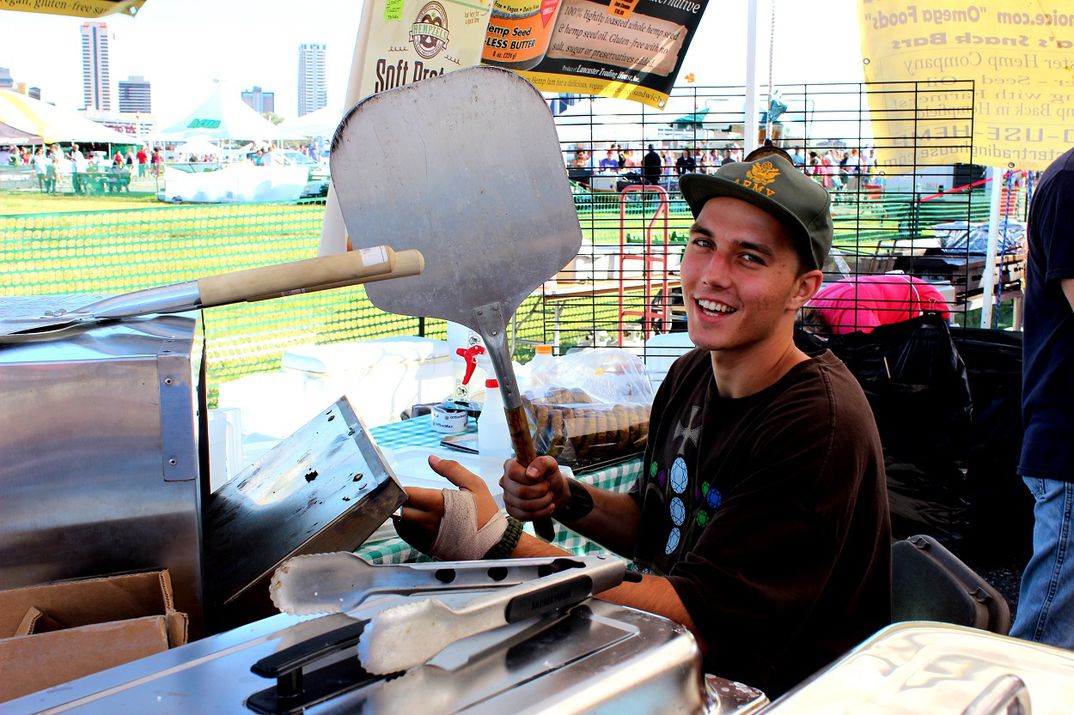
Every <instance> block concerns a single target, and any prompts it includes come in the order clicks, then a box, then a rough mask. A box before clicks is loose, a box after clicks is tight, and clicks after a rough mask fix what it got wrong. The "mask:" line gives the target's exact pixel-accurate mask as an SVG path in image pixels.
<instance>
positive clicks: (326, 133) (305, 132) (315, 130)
mask: <svg viewBox="0 0 1074 715" xmlns="http://www.w3.org/2000/svg"><path fill="white" fill-rule="evenodd" d="M342 119H343V112H342V110H339V109H336V108H335V107H321V108H320V109H318V110H317V111H316V112H310V113H309V114H306V115H303V116H301V117H298V118H297V119H289V120H287V121H286V122H284V123H283V124H281V125H280V127H279V128H280V130H282V131H284V132H286V133H287V134H288V135H289V138H292V137H293V138H298V137H330V136H332V135H333V134H335V133H336V127H338V126H339V123H340V121H341V120H342Z"/></svg>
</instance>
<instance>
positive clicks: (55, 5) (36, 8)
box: [0, 0, 145, 17]
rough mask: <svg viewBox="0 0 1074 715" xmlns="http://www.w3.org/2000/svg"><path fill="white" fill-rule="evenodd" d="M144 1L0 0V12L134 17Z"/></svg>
mask: <svg viewBox="0 0 1074 715" xmlns="http://www.w3.org/2000/svg"><path fill="white" fill-rule="evenodd" d="M144 4H145V0H0V10H21V11H23V12H38V13H41V14H45V15H72V16H74V17H102V16H104V15H112V14H114V13H117V12H121V13H123V14H125V15H136V14H137V13H138V10H139V8H141V7H142V5H144Z"/></svg>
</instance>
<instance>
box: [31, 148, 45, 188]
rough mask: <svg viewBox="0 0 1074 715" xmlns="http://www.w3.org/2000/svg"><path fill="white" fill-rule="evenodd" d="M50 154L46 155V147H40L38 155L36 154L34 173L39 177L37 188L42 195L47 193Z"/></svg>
mask: <svg viewBox="0 0 1074 715" xmlns="http://www.w3.org/2000/svg"><path fill="white" fill-rule="evenodd" d="M48 162H49V158H48V154H46V153H45V147H44V146H41V147H38V149H37V153H35V154H34V173H35V174H36V175H37V188H38V189H39V190H40V191H41V193H42V194H43V193H45V182H46V178H45V177H46V176H47V175H48Z"/></svg>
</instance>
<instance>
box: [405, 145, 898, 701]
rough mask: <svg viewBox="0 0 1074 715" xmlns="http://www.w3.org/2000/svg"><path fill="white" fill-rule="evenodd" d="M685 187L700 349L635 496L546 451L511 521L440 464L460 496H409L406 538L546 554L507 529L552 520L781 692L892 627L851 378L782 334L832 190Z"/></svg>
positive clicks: (870, 442) (880, 513) (680, 368)
mask: <svg viewBox="0 0 1074 715" xmlns="http://www.w3.org/2000/svg"><path fill="white" fill-rule="evenodd" d="M681 187H682V191H683V196H684V198H685V199H686V201H687V203H688V204H689V205H690V208H691V210H692V211H693V213H694V216H695V217H696V223H695V224H694V225H693V227H692V228H691V230H690V238H689V243H688V244H687V247H686V250H685V253H684V255H683V259H682V267H681V277H682V286H683V297H684V299H685V303H686V311H687V318H688V322H687V325H688V329H689V333H690V338H691V340H692V341H693V342H694V344H695V345H696V346H697V349H696V350H693V351H692V352H690V353H688V354H687V355H685V356H683V357H682V358H680V359H679V360H678V361H677V362H676V363H675V365H674V366H673V367H672V369H671V371H670V372H669V373H668V376H667V378H666V379H665V381H664V383H663V384H662V385H661V387H660V390H659V391H658V393H657V395H656V398H655V400H654V403H653V409H652V417H651V423H650V431H649V444H648V447H647V449H646V452H645V457H644V470H643V473H642V476H641V477H640V478H639V480H638V482H637V483H635V484H634V486H633V487H632V489H631V490H630V492H629V493H612V492H607V491H603V490H599V489H596V488H593V487H591V486H588V485H583V484H582V483H580V482H577V481H575V480H571V479H567V478H565V477H564V475H563V474H562V473H561V472H560V471H559V469H558V467H557V465H556V463H555V461H554V460H552V459H551V458H549V457H540V458H538V459H537V460H536V461H535V462H534V463H533V464H531V465H530V467H529V468H528V469H522V468H521V467H520V466H519V465H518V463H517V462H514V461H513V460H512V461H508V463H507V464H506V465H505V474H504V477H503V479H502V480H501V484H502V485H503V488H504V502H505V504H506V506H507V510H508V512H509V513H510V514H511V516H512V520H506V519H503V517H502V516H501V515H499V514H497V513H496V508H495V504H494V502H493V501H492V498H491V496H490V495H489V494H488V492H487V490H484V489H483V483H482V482H481V480H480V479H478V478H477V477H474V476H473V475H470V474H469V473H468V472H466V470H464V469H462V468H461V467H459V465H457V464H456V463H454V462H445V461H436V460H435V459H433V460H431V462H432V463H433V466H434V468H435V469H436V470H437V471H438V472H439V473H441V474H443V475H444V476H446V477H447V478H448V479H449V480H451V481H452V482H453V483H455V484H456V485H457V486H460V487H461V488H462V492H445V493H444V495H443V496H441V494H440V493H439V492H435V491H431V490H408V491H409V496H410V499H409V501H408V503H407V505H406V507H405V508H404V513H403V522H402V523H401V524H400V532H401V533H402V534H403V535H404V536H406V537H407V538H408V539H410V540H411V541H412V543H415V544H416V545H418V546H419V547H422V546H424V547H425V548H426V550H429V551H430V552H431V553H433V554H434V555H439V556H446V557H450V558H465V557H469V558H475V557H480V556H482V555H485V554H489V555H496V556H505V555H513V556H520V557H521V556H538V555H549V554H555V553H561V552H560V551H559V550H558V549H556V548H555V547H552V546H550V545H549V544H546V543H544V542H543V541H540V540H538V539H536V538H533V537H530V536H529V535H526V534H522V535H521V536H520V535H519V533H518V531H519V530H518V523H517V522H516V521H514V519H525V520H529V519H535V518H539V517H543V516H552V517H553V518H556V519H558V520H559V521H560V522H562V523H564V524H567V525H569V526H570V528H571V529H573V530H575V531H577V532H578V533H581V534H582V535H584V536H586V537H588V538H590V539H592V540H594V541H597V542H599V543H601V544H603V545H605V546H607V547H608V548H610V549H612V550H614V551H616V552H618V553H620V554H623V555H624V556H627V557H629V558H632V559H633V560H634V561H635V562H636V563H638V564H640V565H642V566H644V567H645V568H646V569H647V570H648V571H649V574H647V575H646V576H645V577H644V578H643V579H642V581H641V582H640V583H631V584H623V585H622V586H620V587H618V588H616V589H613V590H611V591H608V592H605V593H604V594H602V597H603V598H607V599H609V600H613V601H616V602H619V603H622V604H624V605H628V606H634V607H637V608H642V609H645V610H648V611H652V612H654V613H659V614H661V615H664V616H667V617H668V618H671V619H673V620H676V621H678V622H680V623H682V624H684V625H685V626H686V627H688V628H689V629H690V630H691V631H692V632H693V633H694V634H695V635H696V636H697V638H698V641H699V643H700V645H701V648H702V650H703V652H704V654H705V665H706V668H707V670H708V671H709V672H712V673H716V674H719V675H722V676H725V677H730V678H733V679H736V680H740V681H742V682H745V683H747V684H750V685H754V686H756V687H760V688H762V689H764V690H765V691H766V692H767V693H768V694H769V695H770V696H775V695H779V694H780V693H782V692H784V691H785V690H787V689H788V688H789V687H791V686H792V685H794V684H795V683H797V682H800V681H801V680H802V679H803V678H805V677H807V676H808V675H809V674H811V673H812V672H814V671H816V670H817V669H819V668H821V667H823V666H824V665H825V664H827V663H828V662H830V661H831V660H833V659H835V658H837V657H838V656H839V655H840V654H842V653H843V652H845V651H846V650H847V649H849V648H851V647H852V646H854V645H855V644H857V643H859V642H860V641H862V640H863V639H865V638H866V637H867V636H868V635H870V634H871V633H873V632H874V631H876V630H878V629H879V628H881V627H883V626H884V625H886V624H887V623H888V621H889V619H890V559H889V553H890V526H889V518H888V504H887V491H886V486H885V477H884V468H883V457H882V453H881V447H880V440H879V436H878V435H877V431H876V425H875V423H874V421H873V416H872V413H871V411H870V409H869V406H868V403H867V402H866V400H865V396H864V394H863V393H862V391H861V388H860V387H859V386H858V383H857V382H856V381H855V379H854V377H853V376H852V375H851V374H850V372H849V371H848V370H847V369H846V367H845V366H844V365H843V364H842V363H841V362H840V361H839V360H838V359H837V358H835V357H834V356H833V355H832V354H831V353H829V352H826V353H824V354H822V355H820V356H818V357H814V358H810V357H809V356H807V355H805V354H804V353H802V352H801V351H800V350H799V349H798V348H797V347H795V345H794V341H793V331H794V319H795V314H796V312H797V311H798V309H800V308H801V307H802V305H804V304H805V303H806V301H808V300H809V299H810V298H811V297H812V296H813V294H814V293H815V292H816V291H817V289H818V288H819V287H820V284H821V281H822V277H823V276H822V274H821V272H820V266H821V265H822V264H823V262H824V259H825V257H826V255H827V253H828V249H829V248H830V246H831V241H832V223H831V213H830V209H829V201H828V194H827V192H825V191H824V189H823V188H821V187H820V186H819V185H817V184H816V183H815V182H814V181H812V180H811V179H810V178H809V177H807V176H805V175H804V174H802V173H801V172H799V171H796V170H795V169H794V167H793V165H792V164H791V163H790V162H787V161H786V160H784V159H783V158H782V157H778V156H762V157H759V158H757V159H755V160H753V161H748V162H738V163H732V164H726V165H724V166H722V167H721V168H720V169H719V170H718V171H717V172H716V173H715V174H714V175H702V174H688V175H685V176H683V178H682V181H681ZM470 495H472V496H473V498H472V499H471V498H469V497H470ZM460 496H461V498H460ZM462 502H465V504H466V505H467V506H466V508H467V509H469V510H470V511H466V513H465V514H463V513H462V512H461V511H460V509H461V508H462V507H460V506H459V504H460V503H462ZM449 524H450V526H449ZM463 524H465V526H463ZM445 527H447V528H445ZM460 534H464V535H463V536H460ZM434 538H435V542H434V540H433V539H434ZM430 544H431V546H430ZM460 545H463V546H462V547H461V550H460ZM466 545H472V546H474V547H475V548H474V549H471V550H469V551H467V550H466V548H467V546H466Z"/></svg>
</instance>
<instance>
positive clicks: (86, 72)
mask: <svg viewBox="0 0 1074 715" xmlns="http://www.w3.org/2000/svg"><path fill="white" fill-rule="evenodd" d="M82 97H83V99H84V101H85V108H86V109H87V110H96V111H99V112H110V111H112V83H111V80H110V78H109V76H108V25H106V24H105V23H103V22H84V23H82Z"/></svg>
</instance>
